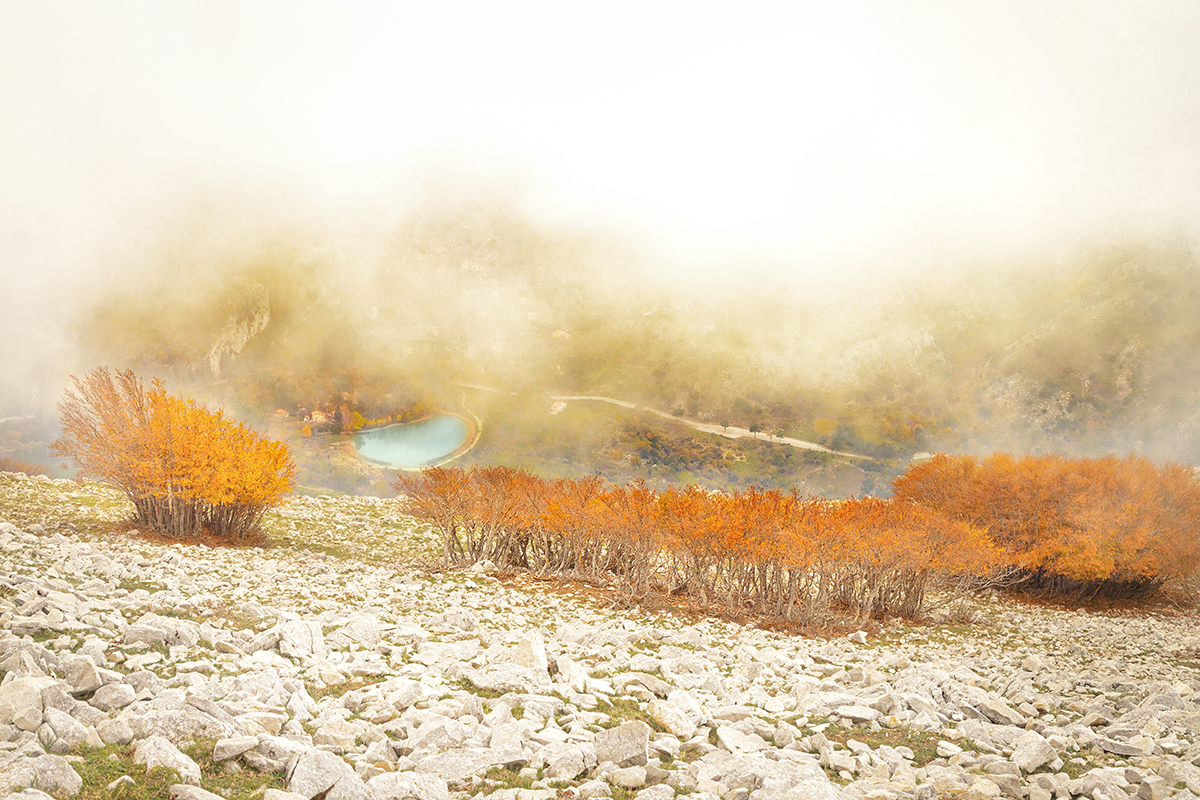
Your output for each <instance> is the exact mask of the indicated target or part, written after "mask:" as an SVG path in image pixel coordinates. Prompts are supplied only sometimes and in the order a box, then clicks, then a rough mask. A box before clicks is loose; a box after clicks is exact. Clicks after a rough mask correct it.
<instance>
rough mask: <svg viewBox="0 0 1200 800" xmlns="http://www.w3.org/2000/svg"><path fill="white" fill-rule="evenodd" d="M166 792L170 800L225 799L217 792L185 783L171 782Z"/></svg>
mask: <svg viewBox="0 0 1200 800" xmlns="http://www.w3.org/2000/svg"><path fill="white" fill-rule="evenodd" d="M167 792H168V794H169V796H170V798H171V800H225V798H224V797H222V796H221V795H219V794H213V793H212V792H209V791H206V790H204V789H201V788H200V787H199V786H189V785H188V784H186V783H174V784H171V787H170V788H169V789H168V790H167Z"/></svg>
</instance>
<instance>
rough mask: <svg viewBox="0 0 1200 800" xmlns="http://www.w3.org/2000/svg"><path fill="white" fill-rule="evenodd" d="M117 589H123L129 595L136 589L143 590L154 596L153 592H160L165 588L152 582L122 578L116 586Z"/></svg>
mask: <svg viewBox="0 0 1200 800" xmlns="http://www.w3.org/2000/svg"><path fill="white" fill-rule="evenodd" d="M117 588H119V589H124V590H125V591H127V592H129V593H130V594H133V593H134V592H136V591H137V590H138V589H145V590H146V591H147V592H149V593H150V594H154V593H155V592H161V591H162V590H163V589H166V588H167V587H165V586H163V585H162V584H161V583H154V582H153V581H144V580H142V579H140V578H122V579H121V582H120V583H119V584H117Z"/></svg>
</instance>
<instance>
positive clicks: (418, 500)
mask: <svg viewBox="0 0 1200 800" xmlns="http://www.w3.org/2000/svg"><path fill="white" fill-rule="evenodd" d="M394 488H395V489H396V491H397V492H398V493H399V494H400V495H401V497H400V504H401V508H402V510H403V512H404V513H406V514H408V515H410V516H413V517H415V518H417V519H418V520H421V521H423V522H426V523H428V524H429V525H430V526H432V528H433V529H434V530H435V531H437V533H438V534H439V536H440V538H441V541H442V549H443V556H444V557H445V559H446V561H447V562H449V563H451V564H470V563H475V562H478V561H481V560H485V559H486V560H490V561H492V562H495V563H496V564H497V565H500V566H502V567H515V568H520V569H529V570H534V571H537V572H541V573H547V574H564V575H575V576H579V577H583V578H587V579H593V580H604V581H612V582H613V584H614V585H615V586H616V587H617V588H618V590H619V591H621V592H622V593H623V594H625V595H626V597H627V598H635V597H638V596H640V595H643V594H645V593H646V592H648V591H651V590H652V589H658V590H660V591H672V592H674V591H685V592H687V593H688V594H689V595H690V596H691V597H692V598H693V600H694V601H695V602H696V603H697V604H698V605H700V606H701V607H710V608H712V607H717V606H720V607H723V608H726V609H729V610H743V611H746V610H749V611H754V612H756V613H759V614H764V615H768V616H774V617H782V618H784V619H789V620H798V621H802V622H807V623H812V622H816V621H819V620H821V619H823V618H825V617H826V616H827V615H829V614H830V613H831V611H832V610H833V609H834V608H836V607H841V608H844V609H847V610H848V611H850V612H851V613H852V614H853V615H854V616H855V617H856V618H857V619H859V620H860V621H861V620H865V619H866V618H867V617H869V616H872V615H889V614H900V615H905V616H911V615H915V614H918V613H920V611H921V609H922V607H923V604H924V602H925V598H926V592H927V590H928V588H929V587H930V585H931V582H932V581H934V580H940V579H952V580H954V581H956V582H957V583H958V585H967V584H976V585H977V584H978V583H979V582H980V581H995V580H998V579H1000V578H1003V579H1005V580H1016V581H1019V582H1021V583H1023V584H1024V585H1025V586H1026V587H1027V588H1030V589H1034V590H1037V591H1041V592H1050V593H1063V592H1067V591H1070V592H1074V593H1077V594H1083V593H1087V592H1091V593H1096V592H1103V593H1105V594H1107V595H1116V594H1121V593H1131V592H1144V591H1146V590H1147V589H1153V588H1157V587H1158V586H1159V585H1161V584H1162V583H1164V582H1167V581H1175V582H1177V583H1178V584H1179V585H1180V586H1182V587H1185V588H1186V587H1189V586H1191V585H1192V583H1193V580H1194V578H1195V577H1196V575H1197V574H1198V573H1200V538H1198V537H1197V530H1196V523H1197V521H1198V520H1200V482H1198V481H1197V479H1196V476H1195V474H1194V473H1193V471H1192V470H1191V469H1190V468H1187V467H1183V466H1178V465H1168V466H1165V467H1157V466H1155V465H1154V464H1153V463H1151V462H1150V461H1148V460H1147V459H1143V458H1136V457H1130V458H1126V459H1117V458H1114V457H1108V458H1101V459H1066V458H1061V457H1057V456H1042V457H1032V456H1028V457H1024V458H1013V457H1011V456H1005V455H996V456H992V457H990V458H987V459H984V460H982V461H979V460H976V459H974V458H971V457H951V456H938V457H936V458H934V459H933V460H932V461H929V462H927V463H924V464H921V465H919V466H915V467H912V468H910V469H909V470H908V472H906V473H905V474H904V475H903V476H901V477H900V478H898V479H897V480H896V482H895V489H896V495H895V497H894V498H893V499H890V500H882V499H879V498H875V497H864V498H861V499H850V500H842V501H827V500H819V499H814V498H806V497H801V496H799V495H797V494H796V493H794V492H792V493H786V492H782V491H779V490H765V489H750V490H747V491H742V492H737V493H735V494H724V493H720V492H711V491H707V490H704V489H700V488H697V487H689V488H678V487H676V488H671V489H668V490H667V491H665V492H661V493H660V492H656V491H654V490H652V489H650V488H649V487H647V486H646V485H645V484H644V483H642V482H636V483H632V484H629V485H627V486H608V485H605V484H604V483H603V482H602V481H601V479H600V478H598V477H591V478H583V479H578V480H566V479H560V480H546V479H542V478H539V477H537V476H534V475H532V474H530V473H528V472H525V471H521V470H514V469H509V468H506V467H487V468H476V469H471V470H463V469H459V468H453V469H431V470H426V471H424V472H422V473H407V474H401V475H400V476H398V479H397V481H396V483H395V484H394Z"/></svg>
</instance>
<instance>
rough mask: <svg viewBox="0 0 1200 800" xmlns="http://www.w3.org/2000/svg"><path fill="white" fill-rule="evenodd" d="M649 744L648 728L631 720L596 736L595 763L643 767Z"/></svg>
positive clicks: (644, 724)
mask: <svg viewBox="0 0 1200 800" xmlns="http://www.w3.org/2000/svg"><path fill="white" fill-rule="evenodd" d="M649 742H650V726H649V725H647V724H646V723H644V722H642V721H641V720H633V721H630V722H625V723H622V724H620V725H618V726H617V727H615V728H609V729H608V730H601V731H599V732H598V733H597V734H596V739H595V742H594V744H595V747H596V761H597V762H598V763H601V764H602V763H604V762H605V761H611V762H612V763H614V764H616V765H617V766H618V767H633V766H645V765H646V761H647V760H648V759H647V755H646V747H647V745H648V744H649Z"/></svg>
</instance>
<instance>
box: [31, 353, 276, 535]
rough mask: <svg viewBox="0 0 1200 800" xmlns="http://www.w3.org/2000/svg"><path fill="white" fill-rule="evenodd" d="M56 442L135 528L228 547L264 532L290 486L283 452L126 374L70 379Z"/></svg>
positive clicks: (104, 372) (56, 449) (100, 371)
mask: <svg viewBox="0 0 1200 800" xmlns="http://www.w3.org/2000/svg"><path fill="white" fill-rule="evenodd" d="M58 408H59V413H60V415H61V422H62V429H63V433H62V437H61V438H60V439H59V440H58V441H56V442H55V443H54V444H53V445H52V446H51V452H53V453H54V454H55V455H59V456H64V457H66V458H69V459H71V460H72V461H73V462H74V463H75V465H76V467H77V470H78V473H79V475H80V476H81V477H87V478H94V479H97V480H101V481H104V482H107V483H111V484H112V485H114V486H116V487H117V488H119V489H120V490H121V491H123V492H124V493H125V495H126V496H127V497H128V498H129V499H130V501H131V502H132V503H133V505H134V508H135V509H136V515H137V523H138V524H139V525H142V526H145V527H148V528H150V529H151V530H153V531H156V532H158V533H161V534H164V535H168V536H175V537H189V536H195V535H198V534H200V533H201V532H203V531H207V532H208V533H210V534H212V535H214V536H217V537H220V538H228V539H239V538H244V537H247V536H250V535H253V534H257V533H259V532H260V529H261V523H262V517H263V514H264V513H265V512H266V511H267V509H269V508H270V507H271V506H273V505H275V504H276V503H278V502H279V501H280V500H281V499H282V498H283V497H284V496H285V495H286V494H287V493H288V492H290V491H291V489H292V487H293V486H294V485H295V466H294V465H293V463H292V460H291V457H290V456H289V454H288V450H287V447H286V445H284V444H282V443H280V442H275V441H271V440H269V439H265V438H263V437H262V436H260V435H259V434H257V433H255V432H254V431H252V430H250V429H249V428H247V427H246V426H245V425H243V424H242V423H241V422H238V421H237V420H234V419H231V418H229V417H226V416H225V415H224V414H223V413H222V412H220V411H210V410H209V409H207V408H205V407H203V406H201V405H199V404H197V403H196V402H195V401H192V400H185V399H183V398H182V397H177V396H173V395H169V394H167V392H166V389H165V388H164V387H163V385H162V384H161V383H159V382H158V381H157V380H156V381H153V382H152V384H151V388H149V389H147V388H146V387H145V386H144V384H143V383H142V381H141V379H140V378H138V377H137V376H136V375H134V373H133V372H132V371H130V370H124V371H118V372H116V373H111V372H110V371H109V370H108V368H106V367H100V368H97V369H94V370H92V371H91V372H89V373H88V374H87V375H85V376H84V377H83V378H82V379H80V378H72V389H70V390H68V391H67V393H66V395H65V396H64V398H63V400H62V402H60V403H59V406H58Z"/></svg>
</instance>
